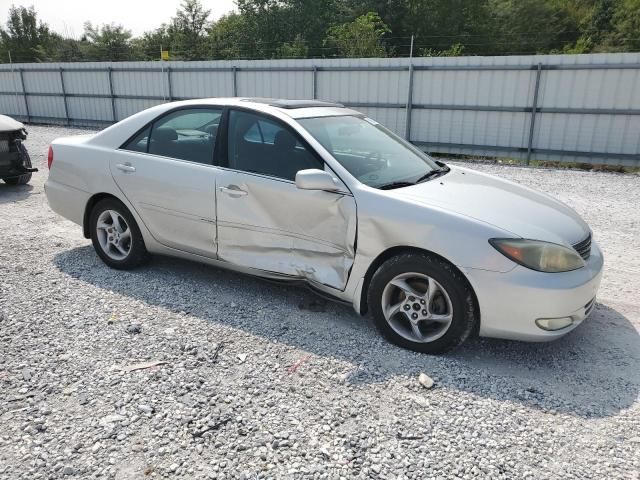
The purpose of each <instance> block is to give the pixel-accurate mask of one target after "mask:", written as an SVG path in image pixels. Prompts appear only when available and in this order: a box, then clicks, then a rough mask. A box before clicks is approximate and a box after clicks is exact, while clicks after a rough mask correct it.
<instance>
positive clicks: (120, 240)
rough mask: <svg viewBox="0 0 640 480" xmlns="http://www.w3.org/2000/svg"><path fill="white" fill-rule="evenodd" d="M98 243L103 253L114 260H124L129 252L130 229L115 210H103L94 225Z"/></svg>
mask: <svg viewBox="0 0 640 480" xmlns="http://www.w3.org/2000/svg"><path fill="white" fill-rule="evenodd" d="M96 229H97V232H96V233H97V236H98V241H99V242H100V246H101V247H102V250H104V253H106V254H107V255H109V257H111V258H113V259H114V260H124V259H125V258H126V257H127V255H129V252H131V229H130V228H129V225H128V224H127V221H126V220H125V219H124V218H123V217H122V215H120V214H119V213H118V212H116V211H115V210H104V211H103V212H102V213H101V214H100V216H99V217H98V222H97V225H96Z"/></svg>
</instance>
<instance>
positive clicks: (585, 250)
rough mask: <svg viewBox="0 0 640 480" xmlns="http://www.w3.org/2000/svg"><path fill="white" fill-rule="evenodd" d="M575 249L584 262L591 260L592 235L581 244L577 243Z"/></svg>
mask: <svg viewBox="0 0 640 480" xmlns="http://www.w3.org/2000/svg"><path fill="white" fill-rule="evenodd" d="M573 248H574V249H575V250H576V252H578V253H579V254H580V256H581V257H582V258H583V259H584V260H589V257H590V256H591V234H589V236H588V237H587V238H585V239H584V240H582V241H581V242H579V243H576V244H575V245H574V246H573Z"/></svg>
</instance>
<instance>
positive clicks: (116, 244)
mask: <svg viewBox="0 0 640 480" xmlns="http://www.w3.org/2000/svg"><path fill="white" fill-rule="evenodd" d="M49 168H50V174H49V179H48V181H47V183H46V193H47V198H48V200H49V204H50V205H51V208H52V209H53V210H55V211H56V212H58V213H59V214H61V215H62V216H64V217H66V218H68V219H70V220H72V221H74V222H76V223H77V224H79V225H81V226H82V228H83V231H84V235H85V236H86V237H87V238H91V240H92V242H93V245H94V247H95V250H96V252H97V254H98V255H99V256H100V258H102V260H104V262H105V263H106V264H107V265H109V266H111V267H113V268H117V269H129V268H134V267H136V266H138V265H140V264H141V263H143V262H145V261H146V260H147V259H148V258H149V254H151V253H154V254H165V255H173V256H178V257H182V258H187V259H191V260H196V261H200V262H206V263H209V264H213V265H216V266H220V267H224V268H229V269H233V270H237V271H241V272H246V273H249V274H253V275H258V276H262V277H267V278H275V279H281V280H288V281H291V282H300V281H305V282H308V284H309V285H310V286H311V287H313V288H315V289H316V290H318V291H319V292H321V293H322V294H323V295H325V296H326V295H328V296H331V297H333V298H335V299H336V300H339V301H342V302H348V303H351V304H352V305H353V308H354V309H355V310H356V311H357V312H359V313H361V314H365V313H367V312H370V313H371V315H372V317H373V321H374V323H375V325H376V326H377V328H378V329H379V330H380V332H381V333H382V334H383V335H384V336H385V337H387V338H388V339H389V340H391V341H392V342H395V343H396V344H398V345H401V346H403V347H405V348H409V349H413V350H416V351H420V352H427V353H441V352H445V351H447V350H450V349H451V348H453V347H456V346H457V345H460V344H461V343H462V342H464V341H465V340H466V339H467V338H468V337H469V336H470V335H471V334H473V333H474V332H477V333H479V334H480V335H482V336H489V337H499V338H508V339H517V340H531V341H546V340H552V339H555V338H558V337H560V336H562V335H564V334H566V333H567V332H569V331H570V330H572V329H573V328H575V327H576V326H577V325H579V324H580V323H581V322H582V321H583V320H584V319H585V318H586V317H587V316H588V315H589V314H590V313H591V311H592V309H593V307H594V302H595V296H596V292H597V290H598V286H599V283H600V277H601V271H602V266H603V258H602V253H601V252H600V249H599V248H598V245H597V244H596V243H595V242H594V241H593V239H592V234H591V231H590V229H589V227H588V226H587V225H586V224H585V222H584V221H583V220H582V219H581V218H580V217H579V216H578V215H577V214H576V213H575V212H574V211H573V210H571V209H570V208H569V207H567V206H566V205H564V204H563V203H561V202H559V201H558V200H555V199H553V198H551V197H549V196H547V195H544V194H541V193H538V192H535V191H533V190H530V189H528V188H525V187H522V186H519V185H517V184H514V183H511V182H508V181H505V180H502V179H499V178H495V177H492V176H489V175H484V174H481V173H477V172H474V171H472V170H469V169H466V168H460V167H455V166H447V165H445V164H444V163H442V162H439V161H436V160H434V159H432V158H430V157H429V156H428V155H426V154H425V153H423V152H422V151H420V150H418V149H417V148H415V147H414V146H412V145H411V144H410V143H408V142H406V141H404V140H403V139H401V138H399V137H398V136H396V135H395V134H393V133H392V132H390V131H389V130H387V129H386V128H384V127H383V126H382V125H380V124H379V123H378V122H376V121H375V120H373V119H371V118H368V117H367V116H365V115H363V114H361V113H359V112H356V111H354V110H350V109H348V108H344V107H343V106H342V105H338V104H329V103H324V102H317V101H286V100H270V99H242V98H232V99H205V100H191V101H184V102H176V103H167V104H163V105H159V106H156V107H152V108H150V109H148V110H145V111H143V112H140V113H138V114H136V115H133V116H131V117H129V118H127V119H125V120H123V121H121V122H119V123H117V124H115V125H113V126H111V127H109V128H107V129H105V130H103V131H101V132H100V133H97V134H95V135H85V136H79V137H69V138H61V139H58V140H56V141H54V142H53V144H52V145H51V147H50V150H49Z"/></svg>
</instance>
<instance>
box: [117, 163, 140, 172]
mask: <svg viewBox="0 0 640 480" xmlns="http://www.w3.org/2000/svg"><path fill="white" fill-rule="evenodd" d="M116 168H117V169H118V170H122V171H123V172H135V171H136V167H134V166H133V165H131V164H130V163H118V164H117V165H116Z"/></svg>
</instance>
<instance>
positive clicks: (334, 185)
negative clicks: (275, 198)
mask: <svg viewBox="0 0 640 480" xmlns="http://www.w3.org/2000/svg"><path fill="white" fill-rule="evenodd" d="M296 187H298V188H299V189H301V190H324V191H327V192H335V191H337V190H339V189H340V187H339V186H338V182H337V181H336V180H335V179H334V178H333V175H331V174H330V173H328V172H325V171H324V170H319V169H317V168H310V169H308V170H300V171H299V172H298V173H296Z"/></svg>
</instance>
